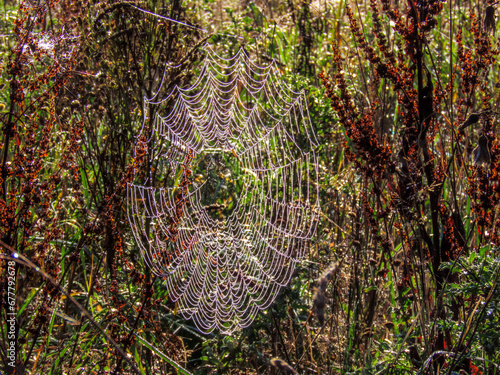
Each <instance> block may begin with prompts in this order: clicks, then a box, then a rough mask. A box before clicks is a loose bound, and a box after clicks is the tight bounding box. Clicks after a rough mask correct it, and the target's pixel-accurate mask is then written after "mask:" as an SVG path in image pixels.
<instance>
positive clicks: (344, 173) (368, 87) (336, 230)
mask: <svg viewBox="0 0 500 375" xmlns="http://www.w3.org/2000/svg"><path fill="white" fill-rule="evenodd" d="M496 7H497V4H496V3H493V2H491V3H488V2H487V1H483V0H478V1H459V0H450V1H447V2H442V1H433V0H417V1H413V0H409V1H407V2H399V1H397V0H393V1H389V0H371V1H368V0H364V1H362V0H359V1H356V2H354V1H350V0H347V1H344V0H335V1H331V0H318V1H308V0H304V1H298V0H287V1H277V0H269V1H254V2H252V1H246V0H241V1H229V0H226V1H219V0H192V1H181V0H172V1H156V0H146V1H137V2H135V1H127V2H118V1H87V0H82V1H78V2H75V1H69V0H60V1H46V0H40V1H25V2H19V1H12V0H11V1H5V0H4V1H3V3H2V5H1V10H2V13H3V17H2V20H1V24H0V28H1V31H0V33H1V35H0V38H1V39H2V44H1V46H0V57H1V68H2V69H1V71H0V76H1V82H0V84H1V88H2V89H1V91H0V98H1V99H0V118H1V122H2V128H1V132H2V134H1V137H2V143H1V145H0V146H1V150H0V157H1V160H0V162H1V166H0V167H1V181H0V182H1V186H0V240H1V243H0V244H1V247H2V253H3V255H2V260H0V264H1V271H0V272H1V273H0V276H1V278H0V284H2V288H1V289H0V290H1V291H2V293H3V296H2V300H1V302H0V303H1V305H0V314H1V316H2V319H1V320H2V326H1V330H0V335H1V336H2V339H1V340H0V358H1V359H2V362H1V364H0V366H2V367H3V371H4V373H7V374H13V373H16V374H42V373H43V374H102V373H110V374H115V373H116V374H118V373H126V374H132V373H140V374H175V373H178V374H188V373H193V374H226V373H227V374H279V373H295V372H296V373H300V374H389V373H393V374H402V373H404V374H406V373H408V374H414V373H419V374H458V373H460V374H497V373H500V368H499V366H500V327H499V325H500V306H499V303H500V296H499V293H498V287H497V280H498V277H499V255H500V252H499V245H500V237H499V236H500V217H499V210H498V209H499V202H500V168H499V165H500V158H499V156H500V152H499V142H498V139H497V138H498V137H497V133H498V127H497V124H498V112H497V107H498V104H499V99H500V97H499V94H498V88H499V86H500V81H499V75H500V69H499V66H498V61H497V59H498V47H499V44H498V39H497V37H496V35H497V32H496V23H497V22H496ZM167 18H168V19H167ZM169 19H170V20H169ZM171 20H176V21H179V22H181V23H178V22H172V21H171ZM205 43H209V44H210V45H211V46H212V47H213V48H214V49H215V50H216V51H217V52H218V53H219V54H221V55H223V56H232V55H233V54H234V53H235V52H236V51H237V50H238V49H239V48H240V47H241V46H244V47H245V49H246V51H248V52H249V54H250V55H251V56H252V58H254V59H255V60H256V61H257V62H260V63H261V64H266V63H269V62H270V61H271V60H272V59H275V60H276V62H277V65H278V67H279V68H280V70H281V71H282V73H283V75H284V76H285V78H286V79H287V80H288V81H289V82H291V83H292V84H293V85H294V86H295V87H296V88H297V89H304V90H306V92H307V94H308V101H309V111H310V115H311V119H312V122H313V125H314V127H315V130H316V134H317V137H318V140H319V142H320V146H319V148H318V150H317V154H318V155H319V162H320V184H321V186H320V192H321V196H320V199H321V209H322V213H321V221H320V223H319V229H318V232H317V233H316V236H315V238H314V241H313V243H312V244H311V248H310V250H309V253H308V255H307V256H306V259H304V261H303V262H302V263H301V264H300V266H299V267H298V268H297V270H296V272H295V275H294V277H293V278H292V281H291V284H290V285H289V287H287V288H285V289H284V290H283V291H282V292H281V294H280V296H279V297H278V299H277V301H276V302H275V303H274V304H273V305H272V306H271V307H270V308H269V309H267V310H266V311H262V312H261V313H260V314H259V316H258V317H257V318H256V320H255V322H254V324H253V325H251V326H250V327H249V328H246V329H244V330H242V331H239V332H236V333H234V334H232V335H230V336H224V335H220V334H217V333H213V334H210V335H207V336H205V335H201V334H200V333H198V331H197V330H196V329H195V328H194V326H193V324H192V322H190V321H185V320H183V319H182V317H180V316H179V315H178V314H177V310H176V305H175V304H174V303H172V302H171V301H169V299H168V296H167V295H166V291H165V290H164V288H163V287H162V285H161V284H160V283H159V282H158V281H155V279H154V278H153V277H152V275H151V273H150V271H149V270H148V269H147V268H146V267H145V266H144V264H143V262H142V259H141V256H140V254H139V250H138V247H137V245H136V244H135V243H134V240H133V238H132V235H131V232H130V229H129V227H128V222H127V217H126V207H125V186H126V183H127V182H131V181H133V179H134V178H136V176H137V175H140V174H141V173H144V170H145V168H146V165H145V164H146V163H144V160H143V158H141V155H140V154H134V148H135V147H136V143H137V142H138V140H137V139H136V135H137V134H138V132H139V129H140V127H141V125H142V121H143V115H144V113H145V111H146V110H147V108H145V107H144V102H143V97H144V96H146V97H151V96H152V93H153V92H155V91H156V89H157V84H158V79H159V78H161V76H162V75H163V72H164V70H165V68H166V67H167V68H168V69H167V71H166V81H165V82H167V83H168V84H167V85H165V87H164V88H163V90H164V91H165V93H168V92H169V90H170V89H171V88H172V87H173V86H174V85H180V86H183V85H187V84H189V83H190V82H191V81H192V78H193V77H195V76H196V75H197V73H198V70H197V69H198V68H197V67H198V66H199V64H200V62H201V61H202V60H203V57H204V50H203V48H202V46H203V45H204V44H205ZM471 115H476V116H472V117H470V116H471ZM13 253H19V254H21V255H22V257H21V256H20V257H19V258H18V259H17V263H16V282H17V286H16V304H17V316H16V343H17V357H16V364H15V366H14V367H12V366H9V365H8V363H9V362H10V361H9V359H8V358H7V356H8V354H7V346H6V345H7V342H8V340H7V324H6V321H7V316H8V315H7V312H8V311H7V306H8V305H7V275H6V272H7V271H6V270H7V266H6V261H7V260H9V259H13V258H12V254H13ZM75 302H76V303H75ZM83 310H85V311H88V313H87V314H83V313H82V311H83Z"/></svg>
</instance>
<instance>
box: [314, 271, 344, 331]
mask: <svg viewBox="0 0 500 375" xmlns="http://www.w3.org/2000/svg"><path fill="white" fill-rule="evenodd" d="M339 266H340V262H334V263H332V264H331V265H330V266H329V267H328V268H327V269H326V270H325V272H323V274H322V275H321V277H320V278H319V279H318V287H317V288H315V292H314V297H313V307H314V311H315V313H316V317H317V318H318V321H319V324H320V325H323V324H325V292H326V287H327V286H328V283H329V282H330V280H331V279H333V277H334V276H335V274H336V273H337V271H338V269H339Z"/></svg>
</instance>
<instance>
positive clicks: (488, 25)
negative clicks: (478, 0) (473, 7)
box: [484, 5, 497, 33]
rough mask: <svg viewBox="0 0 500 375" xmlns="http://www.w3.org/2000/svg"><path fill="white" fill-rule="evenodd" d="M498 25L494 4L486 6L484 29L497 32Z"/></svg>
mask: <svg viewBox="0 0 500 375" xmlns="http://www.w3.org/2000/svg"><path fill="white" fill-rule="evenodd" d="M496 27H497V22H496V19H495V7H494V6H493V5H489V6H487V7H486V11H485V15H484V30H485V31H486V32H487V33H490V32H493V33H495V30H496Z"/></svg>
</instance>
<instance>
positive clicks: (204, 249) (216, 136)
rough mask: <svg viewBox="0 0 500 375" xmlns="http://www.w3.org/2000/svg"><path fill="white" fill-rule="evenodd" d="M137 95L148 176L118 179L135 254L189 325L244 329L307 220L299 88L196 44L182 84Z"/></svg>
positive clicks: (313, 183)
mask: <svg viewBox="0 0 500 375" xmlns="http://www.w3.org/2000/svg"><path fill="white" fill-rule="evenodd" d="M161 84H162V83H160V87H161ZM145 101H146V103H145V104H146V105H145V107H146V108H147V107H149V108H150V111H149V114H148V115H147V116H145V121H144V125H143V129H142V130H141V132H147V134H148V137H149V139H148V140H147V144H148V147H149V148H148V152H149V156H150V160H149V165H150V166H151V168H150V174H149V176H150V177H148V178H147V180H146V181H145V182H144V185H143V186H141V185H134V184H129V185H128V189H127V198H128V205H127V211H128V218H129V222H130V225H131V228H132V231H133V234H134V237H135V239H136V242H137V244H138V245H139V247H140V250H141V254H142V257H143V259H144V261H145V263H146V264H147V266H148V267H150V268H151V269H152V272H154V273H155V274H156V275H158V276H159V277H162V278H163V280H164V284H165V286H166V288H167V290H168V292H169V297H170V298H171V300H173V301H175V302H177V304H178V307H179V311H180V312H181V314H182V315H183V316H184V318H186V319H192V320H193V321H194V323H195V325H196V326H197V328H198V329H199V330H200V331H202V332H205V333H208V332H211V331H213V330H214V329H219V330H220V331H221V332H223V333H231V332H232V331H234V330H235V329H237V328H238V327H240V328H244V327H247V326H249V325H250V324H251V323H252V321H253V320H254V319H255V317H256V315H257V313H258V311H259V310H262V309H265V308H267V307H268V306H269V305H270V304H271V303H272V302H273V301H274V300H275V298H276V297H277V295H278V292H279V290H280V288H282V287H284V286H286V285H287V284H288V283H289V281H290V278H291V277H292V274H293V272H294V270H295V265H296V263H297V262H299V261H300V260H301V258H302V257H303V256H304V254H305V252H306V250H307V248H308V246H309V242H310V239H311V237H312V236H313V235H314V233H315V230H316V223H317V221H318V213H319V206H318V180H317V179H318V163H317V157H316V154H315V151H314V149H315V147H316V146H317V140H316V137H315V134H314V132H313V129H312V126H311V120H310V118H309V113H308V109H307V102H306V97H305V93H304V92H295V91H293V90H292V89H291V88H290V87H288V86H287V85H286V84H285V83H284V82H283V79H282V77H281V74H280V72H279V70H278V69H277V66H276V64H275V63H274V62H273V63H271V64H269V65H266V66H259V65H257V64H256V63H254V62H253V61H252V60H251V59H250V58H249V56H248V55H247V53H246V52H245V51H244V50H243V49H240V50H239V52H238V53H237V54H236V55H235V56H233V57H232V58H229V59H224V58H221V57H220V56H217V55H216V54H215V53H214V52H213V51H212V50H211V49H208V48H207V57H206V59H205V60H204V63H203V65H202V67H201V72H200V75H199V77H198V78H197V79H196V81H195V82H194V83H193V84H192V86H190V87H186V88H180V87H177V86H176V87H175V88H174V89H173V90H172V92H171V93H170V94H169V95H168V96H167V97H165V98H164V99H162V100H158V99H157V98H156V97H153V98H152V99H145ZM148 119H150V120H151V121H149V122H148V121H147V120H148ZM148 123H150V124H152V125H150V126H149V130H146V129H147V125H146V124H148ZM153 183H154V185H155V186H152V185H153Z"/></svg>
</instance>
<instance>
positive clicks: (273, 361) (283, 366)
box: [270, 358, 297, 374]
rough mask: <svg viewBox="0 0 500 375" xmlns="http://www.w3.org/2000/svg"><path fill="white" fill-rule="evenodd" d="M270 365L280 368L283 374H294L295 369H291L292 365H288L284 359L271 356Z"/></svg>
mask: <svg viewBox="0 0 500 375" xmlns="http://www.w3.org/2000/svg"><path fill="white" fill-rule="evenodd" d="M270 363H271V366H273V367H276V368H277V369H278V370H281V371H282V372H283V373H285V374H296V373H297V371H295V370H294V369H293V367H292V366H290V365H289V364H288V363H286V362H285V361H282V360H281V359H279V358H272V359H271V361H270Z"/></svg>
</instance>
